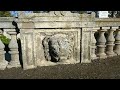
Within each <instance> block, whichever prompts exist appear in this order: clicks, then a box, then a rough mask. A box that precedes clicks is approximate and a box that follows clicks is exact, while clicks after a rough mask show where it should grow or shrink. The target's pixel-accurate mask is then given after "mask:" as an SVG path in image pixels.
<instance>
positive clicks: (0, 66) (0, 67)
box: [0, 60, 8, 70]
mask: <svg viewBox="0 0 120 90" xmlns="http://www.w3.org/2000/svg"><path fill="white" fill-rule="evenodd" d="M7 65H8V61H5V60H4V61H3V62H0V70H5V69H6V67H7Z"/></svg>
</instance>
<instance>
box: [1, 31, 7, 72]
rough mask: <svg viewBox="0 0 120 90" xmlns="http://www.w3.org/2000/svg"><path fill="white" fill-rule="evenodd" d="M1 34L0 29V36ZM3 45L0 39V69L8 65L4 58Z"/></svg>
mask: <svg viewBox="0 0 120 90" xmlns="http://www.w3.org/2000/svg"><path fill="white" fill-rule="evenodd" d="M1 35H2V31H1V30H0V36H1ZM4 48H5V45H4V44H3V42H2V41H1V39H0V70H4V69H5V68H6V66H7V65H8V62H7V61H6V60H5V51H4Z"/></svg>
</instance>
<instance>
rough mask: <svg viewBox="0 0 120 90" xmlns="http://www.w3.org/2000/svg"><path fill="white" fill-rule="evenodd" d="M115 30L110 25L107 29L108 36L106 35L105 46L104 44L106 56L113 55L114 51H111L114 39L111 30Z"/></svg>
mask: <svg viewBox="0 0 120 90" xmlns="http://www.w3.org/2000/svg"><path fill="white" fill-rule="evenodd" d="M114 31H115V30H114V29H112V27H111V28H110V29H108V36H107V44H106V45H107V46H106V54H107V56H114V55H115V53H114V52H113V47H114V45H115V44H114V41H115V38H114V36H113V32H114Z"/></svg>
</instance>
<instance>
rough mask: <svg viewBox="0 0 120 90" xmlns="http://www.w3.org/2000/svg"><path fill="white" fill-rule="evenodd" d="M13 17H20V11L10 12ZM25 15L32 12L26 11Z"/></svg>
mask: <svg viewBox="0 0 120 90" xmlns="http://www.w3.org/2000/svg"><path fill="white" fill-rule="evenodd" d="M10 13H11V15H12V16H14V17H17V16H18V11H10ZM25 13H32V11H25Z"/></svg>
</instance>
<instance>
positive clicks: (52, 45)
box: [43, 34, 73, 62]
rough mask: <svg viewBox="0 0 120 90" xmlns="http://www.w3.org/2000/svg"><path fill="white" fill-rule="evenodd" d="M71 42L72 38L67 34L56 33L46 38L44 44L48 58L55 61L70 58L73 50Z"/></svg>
mask: <svg viewBox="0 0 120 90" xmlns="http://www.w3.org/2000/svg"><path fill="white" fill-rule="evenodd" d="M71 44H72V43H71V41H70V39H69V38H68V36H67V35H65V34H56V35H53V36H51V37H49V38H48V37H47V38H45V39H44V42H43V46H44V50H45V57H46V59H47V60H50V61H53V62H59V61H63V60H67V59H69V58H70V57H71V54H72V50H73V48H72V46H73V45H71Z"/></svg>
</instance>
